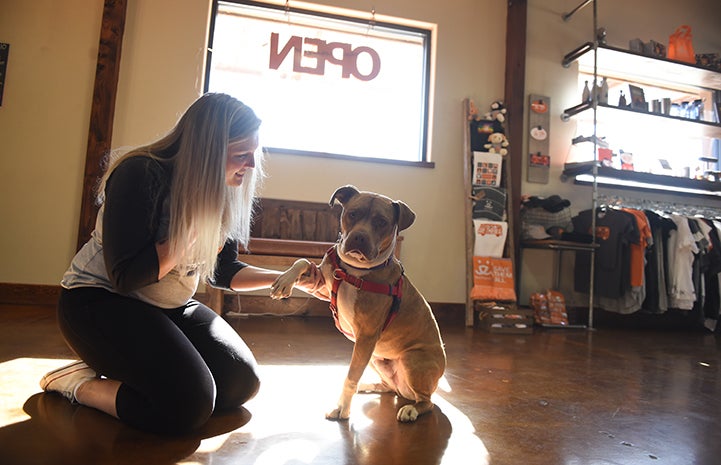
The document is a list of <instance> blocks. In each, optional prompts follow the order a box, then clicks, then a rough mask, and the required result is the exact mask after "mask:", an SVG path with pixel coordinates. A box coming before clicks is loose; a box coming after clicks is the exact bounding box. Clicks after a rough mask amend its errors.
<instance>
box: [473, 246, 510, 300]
mask: <svg viewBox="0 0 721 465" xmlns="http://www.w3.org/2000/svg"><path fill="white" fill-rule="evenodd" d="M471 299H473V300H502V301H511V302H515V301H516V290H515V283H514V280H513V262H512V261H511V259H510V258H495V257H479V256H475V257H473V289H471Z"/></svg>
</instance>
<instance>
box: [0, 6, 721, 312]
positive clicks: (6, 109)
mask: <svg viewBox="0 0 721 465" xmlns="http://www.w3.org/2000/svg"><path fill="white" fill-rule="evenodd" d="M319 3H325V4H333V5H335V6H340V7H344V8H353V9H358V10H362V11H370V10H371V9H372V8H374V7H375V8H376V11H377V13H378V14H385V15H390V16H398V17H408V18H411V19H416V20H420V21H427V22H434V23H437V24H438V55H437V60H436V65H437V76H436V82H435V89H434V90H435V108H434V114H433V117H434V126H433V135H432V137H433V145H432V159H433V161H434V162H435V163H436V167H435V169H423V168H408V167H397V166H392V165H379V164H373V163H361V162H348V161H337V160H327V159H313V158H306V157H292V156H284V155H274V156H273V157H272V158H271V159H269V160H268V172H269V174H270V176H269V178H268V179H267V181H266V183H265V185H264V188H263V192H262V194H263V195H264V196H267V197H276V198H295V199H299V200H308V201H326V200H327V199H328V197H329V195H330V193H332V192H333V190H334V189H335V188H336V187H337V186H339V185H341V184H345V183H353V184H356V185H357V186H359V187H361V188H363V189H367V190H375V191H379V192H383V193H385V194H388V195H390V196H392V197H397V198H400V199H403V200H404V201H406V202H407V203H409V204H410V205H411V207H413V208H414V209H415V210H416V213H417V214H418V220H417V222H416V224H414V225H413V226H412V227H411V228H410V229H409V230H408V231H406V233H405V236H406V239H405V242H404V251H405V253H404V256H403V261H404V264H405V267H406V270H407V272H408V275H409V276H410V277H411V278H412V279H413V281H414V282H415V283H416V285H417V286H418V287H419V288H420V289H421V291H422V292H424V293H425V294H426V296H427V297H428V299H429V300H431V301H434V302H463V301H464V300H465V286H464V283H465V276H464V273H465V263H464V225H465V223H464V218H463V196H464V195H465V194H464V192H463V189H462V185H463V178H462V166H461V157H462V150H463V147H462V138H463V129H464V125H463V121H462V119H461V101H462V100H463V98H465V97H471V98H473V99H474V100H475V101H476V102H477V103H478V104H479V106H481V108H482V109H483V108H484V107H485V106H486V105H487V104H488V103H490V102H491V101H492V100H495V99H497V98H500V97H502V96H503V82H504V72H503V70H504V54H505V50H504V44H505V21H506V19H505V10H506V2H504V1H501V0H453V1H450V2H436V1H432V0H423V1H414V0H387V1H385V2H383V4H382V5H379V4H377V3H374V2H371V1H365V0H343V1H335V2H332V1H321V2H319ZM579 3H580V0H529V1H528V57H527V70H526V71H527V79H526V94H528V93H540V94H544V95H548V96H550V97H551V98H552V102H553V108H552V112H553V114H552V117H551V134H552V138H551V154H552V169H551V174H550V182H549V184H530V183H526V182H525V181H524V182H523V183H522V192H524V193H528V194H533V195H550V194H554V193H557V194H559V195H561V196H563V197H565V198H568V199H570V200H571V202H572V204H573V205H572V208H573V210H574V211H579V210H581V209H584V208H588V207H590V192H589V190H588V189H586V188H583V187H579V186H575V185H573V184H572V183H562V182H560V180H559V175H560V172H561V169H562V165H563V161H564V158H565V154H566V152H567V150H568V147H569V141H570V139H571V138H572V137H573V136H574V134H573V127H572V124H569V123H562V122H561V121H560V118H559V115H560V113H561V109H562V108H565V107H568V106H571V105H573V104H575V103H576V99H577V95H576V92H575V91H573V89H575V86H576V82H575V74H574V70H573V69H572V68H571V69H568V70H567V69H564V68H562V67H561V66H560V60H561V57H562V56H563V55H564V54H565V53H567V52H568V51H569V50H571V49H572V48H574V47H576V46H577V45H578V44H580V43H582V42H584V41H586V40H589V36H590V34H591V30H592V23H591V8H592V7H591V6H590V5H589V6H588V7H586V8H585V9H584V10H581V11H580V12H579V13H577V14H576V16H574V17H573V18H572V19H571V21H569V22H563V21H562V20H561V14H562V13H564V12H567V11H570V10H571V9H573V8H574V7H575V6H576V5H578V4H579ZM2 5H3V14H2V15H0V42H7V43H10V44H11V49H10V58H9V66H8V70H7V80H6V84H5V94H4V100H3V106H2V107H0V141H2V145H0V172H1V173H3V174H5V177H4V179H3V182H2V183H1V184H0V214H1V215H2V218H3V228H2V231H1V232H0V256H2V257H3V265H2V267H0V283H25V284H50V285H54V284H57V283H58V281H59V280H60V277H61V275H62V273H63V271H64V270H65V268H66V267H67V265H68V263H69V261H70V259H71V258H72V255H73V253H74V250H75V242H76V236H77V228H78V218H79V214H80V196H81V183H82V175H83V169H84V160H85V152H86V144H87V128H88V118H89V114H90V102H91V99H92V91H93V80H94V76H95V62H96V58H97V50H98V35H99V30H100V19H101V17H102V6H103V2H102V0H64V1H63V2H55V1H52V0H34V1H32V2H28V1H26V0H3V2H2ZM628 5H629V3H628V2H624V1H621V0H605V1H604V2H599V18H600V20H599V25H601V26H605V27H606V28H607V30H608V41H609V43H610V44H612V45H618V46H626V44H627V43H628V40H629V39H632V38H636V37H639V38H642V39H643V40H648V39H651V38H653V39H656V40H659V41H661V42H665V41H666V40H667V38H668V35H669V33H670V32H671V31H673V30H674V29H675V28H676V26H678V25H679V24H681V23H688V24H690V25H691V26H692V28H693V30H694V42H695V44H696V48H697V50H698V51H717V52H721V37H720V33H719V32H718V31H719V29H718V25H719V24H721V12H720V10H721V5H720V4H718V1H717V0H695V1H694V2H693V7H692V8H691V7H689V6H688V3H682V2H678V1H671V0H662V1H656V0H637V1H635V2H634V3H633V7H629V6H628ZM209 6H210V3H209V1H208V0H153V1H149V0H128V15H127V23H126V29H125V38H124V43H123V52H122V62H121V73H120V83H119V93H118V101H117V104H116V119H115V128H114V135H113V146H116V147H118V146H124V145H135V144H140V143H144V142H147V141H148V140H150V139H152V138H154V137H156V136H158V135H160V134H161V133H163V132H164V131H165V130H166V129H168V128H169V127H170V126H171V125H172V124H173V123H174V121H175V120H176V118H177V117H178V116H179V114H180V113H181V112H182V111H183V110H184V109H185V108H186V107H187V105H188V104H189V103H190V102H191V101H192V100H193V99H194V98H195V97H196V96H197V95H198V94H199V93H200V91H201V89H202V78H203V72H202V70H203V60H204V57H205V51H204V43H205V37H206V33H207V20H208V12H209ZM511 143H513V144H516V143H521V142H520V141H511ZM297 173H304V174H303V179H302V180H299V179H298V177H297ZM522 177H523V179H524V180H525V173H523V175H522ZM527 258H528V260H527V261H526V262H524V263H523V265H522V269H523V272H524V288H525V289H526V290H524V293H525V294H527V292H528V289H535V288H541V287H547V286H548V285H549V284H550V283H548V282H547V279H548V277H549V276H550V273H549V270H548V260H547V256H545V255H543V254H536V253H535V252H533V251H531V252H530V253H529V254H527ZM439 277H441V278H440V279H439Z"/></svg>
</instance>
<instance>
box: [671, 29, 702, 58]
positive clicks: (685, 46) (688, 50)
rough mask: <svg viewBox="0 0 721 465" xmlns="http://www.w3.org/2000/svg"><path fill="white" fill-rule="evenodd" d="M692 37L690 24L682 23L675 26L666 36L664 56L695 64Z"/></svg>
mask: <svg viewBox="0 0 721 465" xmlns="http://www.w3.org/2000/svg"><path fill="white" fill-rule="evenodd" d="M692 39H693V37H692V36H691V26H688V25H686V24H684V25H682V26H679V27H678V28H676V31H675V32H674V33H673V34H671V36H670V37H669V38H668V51H667V52H666V57H667V58H668V59H669V60H677V61H683V62H686V63H691V64H692V65H695V64H696V54H695V53H694V51H693V41H692Z"/></svg>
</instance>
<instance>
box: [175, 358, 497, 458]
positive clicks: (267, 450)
mask: <svg viewBox="0 0 721 465" xmlns="http://www.w3.org/2000/svg"><path fill="white" fill-rule="evenodd" d="M259 371H260V375H261V382H262V385H261V389H260V392H259V393H258V395H257V396H256V397H255V398H254V399H252V400H251V401H250V402H248V403H247V404H246V408H247V409H248V410H249V411H250V412H252V413H253V417H252V418H251V420H250V422H249V423H248V424H246V425H244V426H242V427H241V428H239V429H237V430H235V431H234V432H232V433H229V434H224V435H221V436H217V437H214V438H210V439H206V440H203V441H202V443H201V445H200V447H199V448H198V450H197V451H196V454H203V453H211V452H214V453H216V454H217V453H221V454H223V455H232V456H233V457H234V458H235V459H236V460H238V463H252V464H253V465H282V464H286V463H288V462H289V460H292V461H293V463H299V464H302V463H308V464H310V463H332V462H328V461H327V457H328V454H329V451H334V454H336V455H334V457H336V459H337V458H338V457H339V456H338V455H337V454H339V453H340V454H341V456H342V455H343V454H345V453H350V454H351V455H353V456H355V458H356V460H357V461H358V462H357V463H373V462H368V461H367V459H371V458H373V459H377V458H378V456H377V454H378V453H379V447H380V449H384V446H383V445H382V444H379V443H378V441H379V438H378V436H379V431H382V432H383V433H381V435H380V436H381V441H382V438H384V437H385V438H386V440H389V439H393V438H395V440H399V438H400V437H405V434H406V433H403V431H404V428H414V427H415V425H409V424H402V423H397V422H396V421H395V412H396V410H397V407H398V403H397V401H396V400H395V398H394V397H392V396H388V395H386V396H384V397H383V398H381V395H380V394H373V393H371V394H356V395H355V396H354V398H353V402H352V404H351V413H350V419H349V420H348V421H344V422H335V421H328V420H326V419H325V413H326V411H329V410H331V409H332V408H334V407H335V405H336V401H337V399H338V396H339V394H340V390H341V387H342V385H343V380H344V379H345V376H346V373H347V366H346V365H261V366H260V367H259ZM363 381H366V382H372V381H377V378H376V377H375V374H374V373H373V372H372V371H371V370H367V372H366V373H365V374H364V376H363ZM445 384H446V387H447V389H444V391H450V386H447V382H446V383H445ZM433 401H434V402H435V403H436V405H437V407H438V409H439V410H440V412H442V415H441V417H440V418H443V417H445V418H443V421H447V422H448V426H445V427H444V426H443V425H435V424H433V425H429V426H431V427H433V428H440V429H439V430H438V432H439V434H441V435H443V434H446V435H447V436H448V437H447V438H446V440H440V441H438V447H439V450H437V451H436V452H437V453H438V458H439V461H438V463H440V464H447V465H457V464H458V463H466V462H465V461H466V460H467V459H468V458H469V457H473V463H478V464H481V465H483V464H487V463H488V451H487V450H486V448H485V446H484V444H483V441H482V440H481V439H480V438H478V437H477V436H476V435H475V431H474V428H473V425H472V423H471V421H470V420H469V418H468V417H467V416H466V415H464V414H463V413H462V412H461V411H460V410H458V409H457V408H455V407H454V406H453V405H452V404H451V403H450V402H448V401H446V400H445V399H443V398H442V397H441V395H440V394H439V393H436V394H435V395H434V397H433ZM446 419H447V420H446ZM376 422H379V423H377V424H376ZM399 434H400V435H401V436H397V435H399ZM430 434H431V436H432V435H433V434H434V433H432V432H430ZM387 435H390V437H388V436H387ZM434 441H435V439H434ZM446 441H447V442H446ZM408 447H414V446H413V445H412V444H409V445H408ZM423 447H428V444H423ZM431 448H432V446H431ZM343 451H345V452H343ZM366 455H367V457H365V456H366ZM364 457H365V458H364ZM192 459H193V457H188V460H192ZM353 463H356V462H353ZM191 464H192V462H185V465H191Z"/></svg>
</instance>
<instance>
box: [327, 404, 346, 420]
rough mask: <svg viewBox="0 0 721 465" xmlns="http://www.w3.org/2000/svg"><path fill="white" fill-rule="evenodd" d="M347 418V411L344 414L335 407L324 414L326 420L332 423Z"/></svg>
mask: <svg viewBox="0 0 721 465" xmlns="http://www.w3.org/2000/svg"><path fill="white" fill-rule="evenodd" d="M349 416H350V414H349V413H348V412H347V411H346V412H345V413H344V412H343V409H341V408H340V407H337V408H335V409H333V410H331V411H330V412H328V413H326V414H325V418H326V420H334V421H342V420H347V419H348V417H349Z"/></svg>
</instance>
